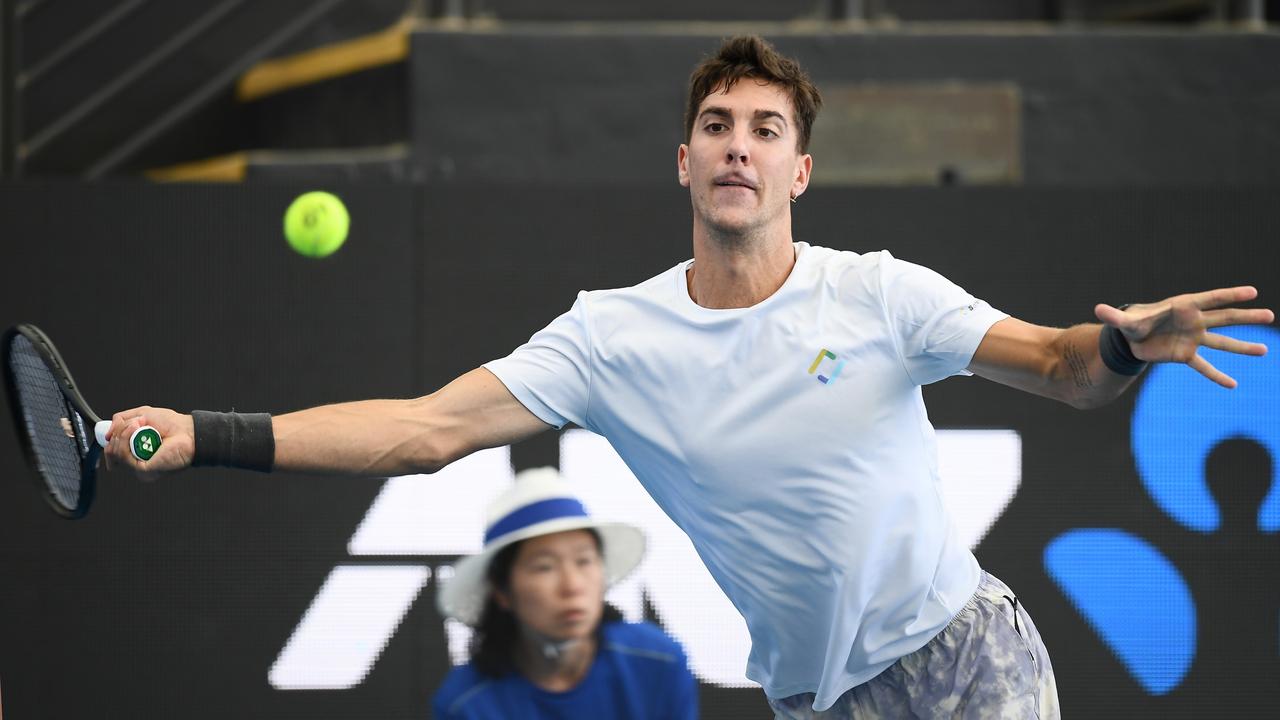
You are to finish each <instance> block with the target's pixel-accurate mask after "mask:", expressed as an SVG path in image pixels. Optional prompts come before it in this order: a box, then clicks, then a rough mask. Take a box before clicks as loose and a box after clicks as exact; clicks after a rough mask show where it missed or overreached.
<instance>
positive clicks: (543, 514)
mask: <svg viewBox="0 0 1280 720" xmlns="http://www.w3.org/2000/svg"><path fill="white" fill-rule="evenodd" d="M576 517H580V518H585V517H587V509H586V508H585V507H583V506H582V503H581V502H579V501H577V500H575V499H573V498H552V499H550V500H540V501H538V502H536V503H531V504H529V505H525V506H524V507H522V508H518V509H516V510H513V511H511V512H510V513H508V514H507V515H505V516H503V517H502V518H501V519H500V520H498V522H496V523H494V524H493V525H490V526H489V529H488V530H486V531H485V534H484V544H485V545H488V544H489V543H491V542H493V541H494V540H496V539H497V538H500V537H502V536H503V535H506V534H508V533H513V532H515V531H517V530H523V529H525V528H527V527H529V526H531V525H537V524H538V523H541V522H546V521H548V520H562V519H564V518H576Z"/></svg>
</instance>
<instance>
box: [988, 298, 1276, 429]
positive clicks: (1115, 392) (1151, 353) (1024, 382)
mask: <svg viewBox="0 0 1280 720" xmlns="http://www.w3.org/2000/svg"><path fill="white" fill-rule="evenodd" d="M1257 296H1258V291H1257V290H1256V289H1255V288H1252V287H1247V286H1245V287H1234V288H1223V289H1219V290H1210V291H1207V292H1200V293H1190V294H1187V295H1176V296H1174V297H1171V298H1168V299H1165V300H1161V301H1160V302H1155V303H1149V304H1144V305H1129V306H1128V307H1126V308H1125V309H1124V310H1120V309H1119V308H1115V307H1112V306H1110V305H1106V304H1099V305H1097V306H1096V307H1095V308H1094V314H1095V315H1097V317H1098V319H1099V320H1101V321H1102V323H1103V324H1102V325H1098V324H1086V325H1076V326H1075V327H1071V328H1067V329H1065V330H1063V329H1057V328H1048V327H1042V326H1039V325H1032V324H1030V323H1026V322H1023V321H1021V320H1018V319H1016V318H1005V319H1004V320H1001V321H999V322H997V323H995V324H994V325H992V326H991V328H990V329H989V330H988V331H987V334H986V336H984V337H983V339H982V342H981V343H980V344H979V345H978V350H977V351H976V352H975V353H974V355H973V360H972V361H971V362H970V363H969V371H970V372H972V373H973V374H975V375H978V376H981V377H984V378H987V379H988V380H993V381H995V382H998V383H1000V384H1002V385H1008V386H1009V387H1013V388H1017V389H1019V390H1025V391H1026V392H1030V393H1035V394H1037V395H1043V396H1044V397H1048V398H1053V399H1055V400H1061V401H1063V402H1065V403H1068V404H1070V405H1072V406H1074V407H1078V408H1091V407H1097V406H1099V405H1104V404H1106V403H1108V402H1110V401H1111V400H1113V399H1114V398H1116V397H1117V396H1119V395H1120V393H1122V392H1124V390H1125V388H1127V387H1128V386H1129V385H1130V384H1132V383H1133V381H1134V379H1135V378H1136V377H1137V375H1125V374H1121V373H1118V372H1115V371H1113V370H1112V369H1111V368H1109V367H1108V366H1107V363H1106V362H1104V360H1103V357H1102V351H1101V350H1100V346H1099V340H1100V339H1103V340H1105V339H1106V338H1102V330H1103V328H1105V327H1107V326H1110V327H1113V328H1115V329H1116V330H1118V331H1119V332H1120V334H1121V336H1122V337H1121V338H1117V340H1118V341H1120V342H1123V343H1125V344H1127V346H1128V349H1129V351H1130V352H1131V353H1132V355H1133V356H1134V357H1135V358H1137V359H1138V360H1142V361H1145V362H1177V363H1185V364H1186V365H1189V366H1190V367H1191V368H1192V369H1194V370H1195V371H1197V372H1199V373H1200V374H1201V375H1204V376H1205V377H1206V378H1208V379H1210V380H1212V381H1213V382H1216V383H1218V384H1219V385H1222V386H1223V387H1226V388H1234V387H1235V386H1236V381H1235V380H1234V379H1233V378H1231V377H1229V376H1228V375H1226V374H1225V373H1223V372H1222V371H1220V370H1218V369H1217V368H1215V367H1214V366H1213V365H1211V364H1210V363H1209V362H1208V361H1207V360H1205V359H1204V358H1203V357H1201V356H1200V354H1199V351H1200V348H1201V347H1207V348H1213V349H1215V350H1223V351H1226V352H1232V353H1238V354H1241V355H1254V356H1260V355H1264V354H1266V352H1267V347H1266V346H1265V345H1262V344H1261V343H1250V342H1244V341H1242V340H1236V339H1235V338H1230V337H1227V336H1225V335H1221V334H1218V333H1215V332H1212V329H1213V328H1218V327H1223V326H1227V325H1265V324H1269V323H1272V322H1274V321H1275V313H1273V312H1272V311H1271V310H1267V309H1262V308H1236V307H1226V306H1229V305H1234V304H1236V303H1242V302H1248V301H1250V300H1253V299H1254V298H1256V297H1257Z"/></svg>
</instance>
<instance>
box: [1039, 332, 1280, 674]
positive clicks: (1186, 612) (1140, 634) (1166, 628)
mask: <svg viewBox="0 0 1280 720" xmlns="http://www.w3.org/2000/svg"><path fill="white" fill-rule="evenodd" d="M1221 333H1222V334H1223V335H1227V336H1230V337H1234V338H1237V339H1240V340H1245V341H1248V342H1261V343H1265V344H1267V346H1268V347H1269V349H1271V350H1273V351H1274V350H1280V332H1276V331H1275V330H1273V329H1271V328H1267V327H1237V328H1228V329H1223V330H1221ZM1201 354H1202V355H1203V356H1204V358H1205V359H1206V360H1208V361H1209V362H1210V363H1213V365H1214V366H1215V367H1217V368H1218V369H1220V370H1222V371H1223V372H1225V373H1227V374H1228V375H1230V376H1232V377H1234V378H1235V379H1236V380H1237V381H1238V382H1239V387H1237V388H1236V389H1235V390H1227V389H1225V388H1222V387H1219V386H1218V385H1217V384H1215V383H1213V382H1211V381H1209V380H1208V379H1206V378H1205V377H1203V376H1202V375H1200V374H1199V373H1197V372H1196V371H1194V370H1192V369H1191V368H1189V367H1186V366H1185V365H1157V366H1155V367H1153V368H1151V370H1150V371H1149V373H1148V377H1147V379H1146V382H1145V383H1144V384H1143V386H1142V389H1141V391H1140V393H1139V395H1138V400H1137V404H1136V406H1135V408H1134V413H1133V421H1132V430H1131V437H1132V444H1133V454H1134V459H1135V460H1136V462H1137V467H1138V475H1139V477H1140V479H1141V481H1142V484H1143V486H1144V487H1146V489H1147V492H1148V493H1150V495H1151V498H1152V500H1154V501H1155V503H1156V505H1157V506H1158V507H1159V508H1160V509H1161V510H1163V511H1164V512H1165V513H1167V514H1168V515H1169V516H1170V517H1171V518H1173V519H1174V520H1175V521H1177V522H1178V523H1179V524H1181V525H1183V526H1184V527H1186V528H1188V529H1190V530H1194V531H1197V532H1201V533H1211V532H1214V531H1216V530H1218V529H1219V527H1220V526H1221V522H1222V515H1221V513H1220V511H1219V509H1218V506H1217V503H1216V502H1215V501H1214V499H1213V496H1212V495H1211V494H1210V493H1209V489H1208V487H1207V483H1206V478H1205V461H1206V460H1207V459H1208V456H1209V453H1210V452H1211V451H1212V450H1213V449H1214V447H1216V446H1217V445H1218V444H1220V443H1221V442H1223V441H1224V440H1229V439H1232V438H1246V439H1249V440H1253V441H1255V442H1257V443H1258V444H1259V445H1261V446H1262V447H1263V448H1265V449H1266V450H1267V452H1268V453H1270V455H1271V457H1272V458H1276V457H1280V366H1278V363H1277V361H1276V359H1275V353H1274V352H1272V353H1269V354H1268V355H1267V356H1266V357H1263V358H1255V357H1247V356H1241V355H1233V354H1230V353H1224V352H1220V351H1216V350H1207V349H1202V350H1201ZM1272 467H1273V470H1272V478H1271V485H1270V490H1269V492H1268V493H1267V495H1266V497H1265V498H1264V499H1263V502H1262V504H1261V506H1260V507H1259V509H1258V518H1257V525H1258V529H1259V530H1261V531H1262V532H1264V533H1271V532H1275V531H1277V530H1280V483H1277V482H1276V468H1275V463H1273V464H1272ZM1044 563H1045V568H1046V570H1047V571H1048V573H1049V576H1050V577H1052V578H1053V580H1054V581H1055V582H1056V583H1057V584H1058V586H1059V587H1060V588H1061V589H1062V591H1063V593H1064V594H1065V595H1066V596H1067V598H1068V599H1069V600H1070V601H1071V602H1072V603H1073V604H1074V605H1075V606H1076V609H1077V610H1079V611H1080V614H1081V615H1083V616H1084V618H1085V620H1086V621H1088V623H1089V624H1090V625H1091V626H1092V627H1093V629H1094V630H1095V631H1096V632H1097V633H1098V636H1099V637H1100V638H1101V639H1102V641H1103V642H1104V643H1105V644H1106V645H1107V647H1108V648H1110V649H1111V651H1112V652H1113V653H1115V655H1116V657H1118V658H1119V659H1120V661H1121V663H1123V664H1124V666H1125V668H1126V669H1128V671H1129V673H1130V674H1131V675H1133V677H1134V678H1135V679H1136V680H1137V681H1138V683H1139V684H1140V685H1142V687H1143V688H1144V689H1145V690H1146V691H1147V692H1149V693H1151V694H1153V695H1163V694H1164V693H1167V692H1169V691H1170V690H1172V689H1174V688H1176V687H1177V686H1178V685H1179V683H1181V682H1182V680H1183V679H1184V678H1185V677H1186V674H1187V671H1188V670H1189V669H1190V668H1191V663H1192V661H1193V660H1194V659H1195V654H1196V606H1195V601H1194V600H1193V599H1192V597H1191V592H1190V590H1189V589H1188V588H1187V583H1186V580H1185V579H1184V578H1183V576H1182V573H1181V572H1180V571H1179V570H1178V569H1177V567H1175V566H1174V565H1173V563H1172V562H1170V561H1169V559H1168V558H1167V557H1166V556H1165V555H1164V554H1163V553H1161V552H1160V550H1159V549H1158V548H1156V547H1155V546H1153V545H1152V544H1151V543H1149V542H1147V541H1146V540H1144V539H1142V538H1140V537H1137V536H1135V535H1133V534H1132V533H1129V532H1127V531H1125V530H1119V529H1103V528H1096V529H1085V528H1082V529H1077V530H1070V531H1068V532H1066V533H1063V534H1062V535H1059V536H1058V537H1057V538H1054V540H1053V541H1052V542H1050V543H1049V545H1048V546H1047V547H1046V548H1045V553H1044Z"/></svg>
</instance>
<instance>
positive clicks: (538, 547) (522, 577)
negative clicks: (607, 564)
mask: <svg viewBox="0 0 1280 720" xmlns="http://www.w3.org/2000/svg"><path fill="white" fill-rule="evenodd" d="M496 597H497V600H498V603H499V604H500V605H501V606H502V607H504V608H506V609H508V610H510V611H511V612H512V613H513V614H514V615H515V616H516V619H517V620H519V621H520V624H522V625H524V626H525V627H526V628H528V629H530V630H533V631H535V632H537V633H539V634H541V635H542V636H544V637H546V638H547V639H549V640H553V641H555V642H562V641H565V640H575V639H582V638H586V637H589V636H590V635H591V634H592V633H593V632H595V629H596V625H598V624H599V623H600V616H601V614H602V613H603V612H604V561H603V559H602V558H601V557H600V550H599V548H597V547H596V539H595V537H594V536H593V535H592V534H591V533H590V532H588V531H586V530H569V531H566V532H560V533H554V534H551V535H542V536H539V537H536V538H532V539H530V540H526V541H524V542H523V543H522V544H521V546H520V549H519V550H518V551H517V552H516V557H515V561H514V562H513V563H512V565H511V586H510V592H509V593H503V592H498V593H497V594H496Z"/></svg>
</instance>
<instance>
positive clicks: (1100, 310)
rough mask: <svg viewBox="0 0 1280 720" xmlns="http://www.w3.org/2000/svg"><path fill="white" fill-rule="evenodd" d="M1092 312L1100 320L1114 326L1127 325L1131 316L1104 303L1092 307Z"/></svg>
mask: <svg viewBox="0 0 1280 720" xmlns="http://www.w3.org/2000/svg"><path fill="white" fill-rule="evenodd" d="M1093 314H1094V315H1095V316H1096V317H1097V318H1098V319H1099V320H1101V321H1102V322H1104V323H1106V324H1108V325H1112V326H1115V327H1123V326H1126V325H1128V324H1129V323H1130V322H1131V321H1132V318H1130V317H1129V316H1128V315H1126V314H1125V312H1124V311H1123V310H1121V309H1120V308H1117V307H1112V306H1111V305H1108V304H1106V303H1098V304H1097V305H1095V306H1094V307H1093Z"/></svg>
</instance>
